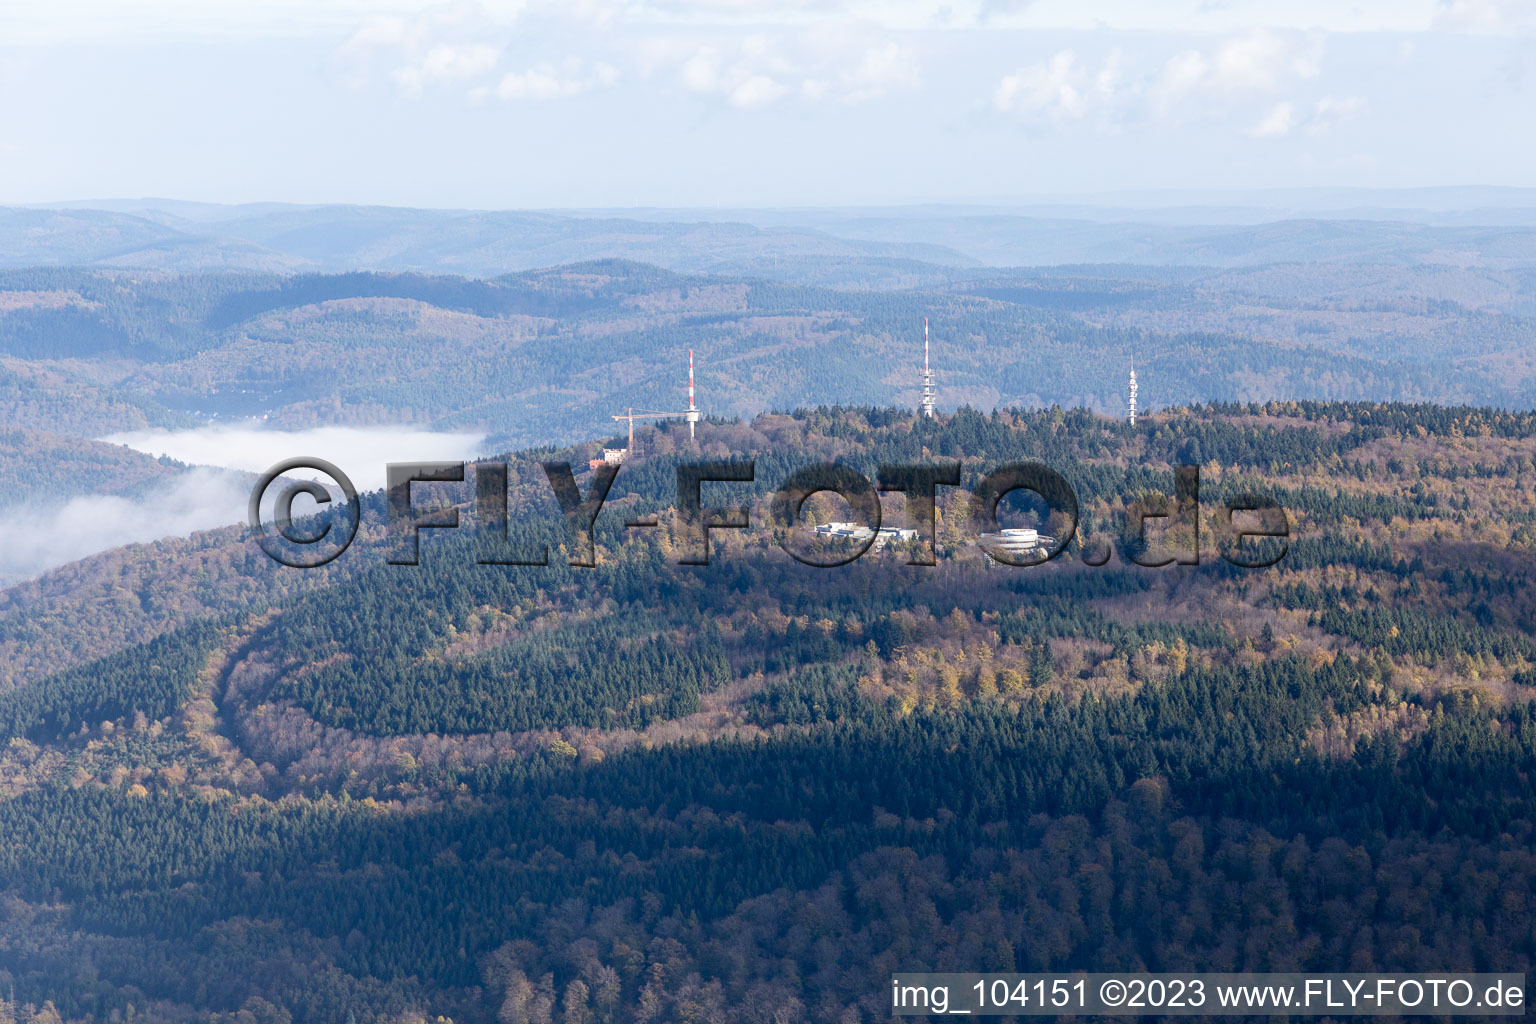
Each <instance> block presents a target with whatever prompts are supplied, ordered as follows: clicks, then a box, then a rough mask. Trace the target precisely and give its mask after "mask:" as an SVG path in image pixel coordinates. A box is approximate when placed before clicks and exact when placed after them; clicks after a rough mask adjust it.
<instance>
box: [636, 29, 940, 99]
mask: <svg viewBox="0 0 1536 1024" xmlns="http://www.w3.org/2000/svg"><path fill="white" fill-rule="evenodd" d="M641 59H642V64H643V66H644V67H645V69H646V72H647V73H654V72H655V71H656V70H660V69H664V68H666V67H667V66H669V65H670V66H673V67H675V68H676V69H677V73H678V76H679V78H680V79H681V81H682V84H683V86H684V87H685V88H687V89H689V90H690V91H692V92H696V93H701V94H705V95H719V96H722V97H724V98H725V99H726V101H727V102H729V103H730V104H731V105H732V106H735V107H738V108H740V109H743V110H752V109H756V108H760V107H764V106H767V105H769V104H771V103H774V102H777V101H778V100H780V99H782V98H784V97H785V96H788V95H790V94H791V93H797V94H798V95H799V96H800V97H801V98H802V99H805V100H809V101H813V102H814V101H820V100H830V101H833V102H840V103H863V102H866V101H868V100H873V99H878V98H880V97H882V96H885V95H887V94H889V93H891V92H893V91H896V90H899V89H903V88H908V87H911V86H913V85H915V84H916V83H917V77H918V76H917V70H916V66H917V57H916V54H915V53H914V52H913V51H912V50H911V48H909V47H908V46H906V45H904V44H902V43H901V42H899V41H897V40H895V39H892V38H889V37H887V36H885V35H884V34H883V33H882V32H880V31H879V29H878V28H876V27H874V26H872V25H869V24H864V23H843V22H836V23H827V24H824V25H821V26H818V27H817V28H816V29H815V30H813V31H812V30H807V31H805V32H795V33H772V34H765V33H760V32H759V33H752V34H750V35H746V36H741V37H738V38H736V39H734V40H731V39H728V38H716V39H714V40H712V41H710V42H708V43H705V44H703V45H699V46H695V47H693V48H692V49H688V50H683V51H679V50H678V49H677V48H676V47H674V46H671V45H668V44H667V43H665V42H660V41H658V42H655V43H653V44H652V45H651V46H650V47H648V48H646V51H645V52H644V53H643V55H642V58H641Z"/></svg>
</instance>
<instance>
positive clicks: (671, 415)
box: [592, 349, 701, 466]
mask: <svg viewBox="0 0 1536 1024" xmlns="http://www.w3.org/2000/svg"><path fill="white" fill-rule="evenodd" d="M613 418H614V420H616V421H624V420H627V421H629V447H628V448H625V449H624V452H623V454H622V455H620V456H619V457H618V458H617V459H615V458H613V454H617V453H613V450H612V449H611V448H605V449H603V458H602V459H593V460H592V462H593V465H594V466H595V465H596V464H597V463H598V462H604V461H606V462H615V461H623V460H624V459H627V458H629V456H630V453H631V452H633V451H634V450H635V420H679V419H680V420H683V421H684V422H686V423H687V424H688V439H689V440H690V441H691V440H693V436H694V434H693V431H694V426H695V425H696V424H697V423H698V422H699V419H700V418H701V416H700V413H699V407H698V406H697V405H695V404H694V402H693V349H689V350H688V409H687V411H685V412H646V411H645V410H641V411H640V412H635V410H634V408H633V407H631V408H629V409H627V410H625V411H624V412H621V413H615V414H614V416H613ZM611 453H612V454H611Z"/></svg>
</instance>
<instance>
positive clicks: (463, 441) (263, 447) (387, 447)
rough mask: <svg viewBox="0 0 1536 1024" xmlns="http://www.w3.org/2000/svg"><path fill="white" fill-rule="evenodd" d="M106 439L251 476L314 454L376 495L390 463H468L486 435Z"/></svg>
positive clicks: (240, 431) (210, 434)
mask: <svg viewBox="0 0 1536 1024" xmlns="http://www.w3.org/2000/svg"><path fill="white" fill-rule="evenodd" d="M102 440H103V441H105V442H107V443H108V444H121V445H127V446H128V447H129V448H132V449H134V450H135V451H140V452H146V453H148V454H150V455H156V456H159V455H169V456H170V457H171V458H173V459H176V460H177V461H180V462H186V463H191V464H194V465H199V466H218V467H221V468H223V469H243V470H245V471H246V472H249V473H261V472H265V471H266V470H267V468H268V467H270V466H273V465H275V464H277V463H279V462H281V461H282V460H284V459H288V458H293V457H295V456H299V455H308V456H314V457H317V458H321V459H324V460H325V461H327V462H330V463H332V464H334V465H335V466H336V468H338V469H340V470H341V471H342V472H343V473H345V474H347V476H349V477H351V478H352V483H353V484H355V485H356V486H357V489H358V490H359V491H376V490H378V489H380V488H382V487H383V486H384V465H385V463H389V462H457V461H461V460H462V461H468V460H470V459H473V458H474V457H475V456H477V455H479V454H481V451H480V446H481V445H482V444H483V443H484V441H485V435H484V434H463V433H446V432H437V431H432V430H422V429H420V428H418V427H315V428H313V429H310V430H263V429H261V428H260V427H250V426H209V427H198V428H196V429H194V430H131V431H127V432H125V433H121V434H113V435H111V436H110V437H104V438H102ZM247 497H248V495H247ZM242 508H243V506H242ZM244 515H245V514H244V512H243V511H241V512H240V514H238V515H236V516H235V517H234V518H232V519H230V520H228V521H229V522H236V521H238V520H240V519H243V518H244Z"/></svg>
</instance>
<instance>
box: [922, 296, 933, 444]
mask: <svg viewBox="0 0 1536 1024" xmlns="http://www.w3.org/2000/svg"><path fill="white" fill-rule="evenodd" d="M922 382H923V399H922V403H921V405H920V406H919V412H920V413H921V414H922V415H924V416H927V417H928V418H929V419H933V407H934V403H935V396H934V390H933V369H932V368H931V367H930V366H929V365H928V318H927V317H923V373H922Z"/></svg>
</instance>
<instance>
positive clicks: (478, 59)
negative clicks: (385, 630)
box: [389, 43, 501, 96]
mask: <svg viewBox="0 0 1536 1024" xmlns="http://www.w3.org/2000/svg"><path fill="white" fill-rule="evenodd" d="M500 59H501V49H500V48H499V47H495V46H486V45H484V44H480V43H476V44H471V45H468V46H454V45H452V44H449V43H439V44H438V45H436V46H434V47H432V48H431V49H430V50H428V51H427V52H426V55H425V56H423V57H422V58H421V60H419V61H417V62H415V63H412V64H402V65H401V66H400V67H397V68H395V70H393V71H391V72H390V74H389V77H390V80H391V81H393V82H394V83H395V84H396V85H398V86H399V87H400V88H401V90H402V91H404V92H405V93H406V94H408V95H411V96H420V95H421V92H422V89H423V88H424V87H425V86H427V85H431V84H433V83H436V82H454V81H462V80H464V79H471V78H478V77H479V76H481V75H483V74H485V73H487V72H489V71H490V70H491V69H493V68H494V67H496V62H497V61H498V60H500Z"/></svg>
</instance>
